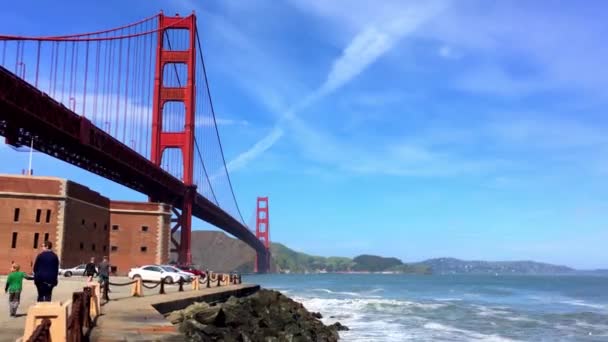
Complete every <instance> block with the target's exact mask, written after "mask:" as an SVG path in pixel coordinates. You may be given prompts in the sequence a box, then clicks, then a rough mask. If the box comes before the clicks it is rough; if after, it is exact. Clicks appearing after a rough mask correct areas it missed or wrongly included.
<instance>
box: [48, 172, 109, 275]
mask: <svg viewBox="0 0 608 342" xmlns="http://www.w3.org/2000/svg"><path fill="white" fill-rule="evenodd" d="M66 193H67V194H68V197H67V199H66V201H65V209H64V212H65V218H64V226H63V234H61V235H62V236H63V237H64V239H63V241H62V242H61V245H58V246H57V250H61V253H60V262H61V267H63V268H69V267H74V266H77V265H80V264H83V263H87V262H88V261H89V260H90V258H91V257H94V258H95V260H96V261H97V262H99V261H101V259H102V258H103V256H104V255H108V253H109V248H110V247H109V245H110V236H109V230H110V213H109V211H108V209H109V203H110V201H109V199H108V198H106V197H104V196H101V195H100V194H99V193H97V192H94V191H92V190H90V189H88V188H86V187H84V186H82V185H80V184H76V183H74V182H69V181H68V183H67V191H66Z"/></svg>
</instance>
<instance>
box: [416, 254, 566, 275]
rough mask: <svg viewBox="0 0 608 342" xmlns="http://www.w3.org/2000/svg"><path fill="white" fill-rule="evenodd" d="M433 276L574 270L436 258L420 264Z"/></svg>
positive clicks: (516, 263)
mask: <svg viewBox="0 0 608 342" xmlns="http://www.w3.org/2000/svg"><path fill="white" fill-rule="evenodd" d="M419 264H422V265H426V266H428V267H430V268H431V269H432V270H433V273H435V274H461V273H468V274H495V273H498V274H569V273H574V272H576V270H574V269H572V268H570V267H567V266H560V265H552V264H546V263H541V262H535V261H479V260H459V259H454V258H437V259H429V260H425V261H422V262H420V263H419Z"/></svg>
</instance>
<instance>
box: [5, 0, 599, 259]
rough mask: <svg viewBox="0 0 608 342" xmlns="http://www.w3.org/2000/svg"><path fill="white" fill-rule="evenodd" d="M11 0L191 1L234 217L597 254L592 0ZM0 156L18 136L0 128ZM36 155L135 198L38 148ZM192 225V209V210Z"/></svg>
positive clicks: (430, 244) (520, 251) (355, 250)
mask: <svg viewBox="0 0 608 342" xmlns="http://www.w3.org/2000/svg"><path fill="white" fill-rule="evenodd" d="M582 4H583V3H580V4H578V6H577V3H575V2H568V3H566V2H557V1H536V2H522V1H519V2H515V1H501V2H487V1H425V2H420V1H391V0H385V1H382V2H381V5H380V2H376V1H373V2H372V1H356V0H348V1H347V0H334V1H323V0H285V1H273V0H249V1H236V0H234V1H176V0H174V1H156V2H151V1H142V0H140V1H131V2H129V6H128V7H127V6H125V2H124V1H114V0H108V1H104V2H90V1H63V2H37V4H36V6H35V7H34V6H32V4H31V2H27V1H21V2H18V1H15V2H10V3H7V4H4V5H3V10H2V12H1V13H0V32H3V33H11V34H30V35H47V34H63V33H79V32H83V31H93V30H98V29H103V28H108V27H114V26H118V25H122V24H125V23H129V22H133V21H135V20H138V19H141V18H143V17H147V16H149V15H152V14H154V13H156V12H157V11H158V10H160V9H164V10H165V12H166V13H173V12H180V13H183V14H187V13H189V12H190V11H191V10H192V9H194V10H195V11H196V13H197V14H198V18H199V22H198V25H199V32H200V33H201V35H202V36H201V37H202V42H203V45H204V50H205V55H206V56H205V57H206V65H207V69H208V73H209V78H210V82H211V90H212V94H213V98H214V105H215V109H216V113H217V115H218V117H219V118H220V119H221V120H220V123H221V125H220V134H221V136H222V142H223V144H224V147H225V153H226V158H227V160H228V161H229V167H230V171H231V175H232V180H233V183H234V186H235V189H236V195H237V198H238V200H239V203H240V206H241V210H242V211H243V216H245V217H246V219H247V220H250V219H251V218H252V217H253V210H254V206H255V197H256V196H257V195H268V196H269V197H270V218H271V225H270V228H271V239H272V240H275V241H278V242H282V243H285V244H286V245H288V246H290V247H292V248H294V249H297V250H301V251H305V252H308V253H311V254H319V255H327V256H328V255H341V256H355V255H358V254H362V253H373V254H381V255H386V256H396V257H399V258H401V259H403V260H404V261H417V260H421V259H424V258H430V257H440V256H453V257H459V258H467V259H490V260H521V259H534V260H539V261H546V262H553V263H561V264H567V265H571V266H575V267H580V268H596V267H608V249H607V248H606V241H608V226H607V224H608V223H607V222H608V220H607V218H608V195H607V194H608V182H607V181H606V178H607V176H608V159H607V158H608V157H607V152H608V135H607V134H606V132H608V118H607V115H606V108H607V105H608V68H606V61H607V60H608V44H606V39H605V37H606V35H607V34H608V20H607V19H608V18H606V13H608V4H606V3H604V2H601V1H585V2H584V5H582ZM0 160H2V161H3V162H2V163H0V172H11V173H18V172H20V170H21V169H22V168H26V167H27V154H26V153H18V152H15V151H13V150H12V149H10V148H8V147H6V146H1V147H0ZM34 169H35V171H36V173H37V174H45V175H57V176H62V177H66V178H70V179H73V180H76V181H78V182H81V183H84V184H87V185H88V186H90V187H91V188H93V189H95V190H98V191H101V192H103V193H104V194H106V195H107V196H109V197H112V198H120V199H134V200H139V199H144V197H143V196H141V195H138V194H135V193H133V192H132V191H130V190H127V189H125V188H122V187H120V186H118V185H116V184H113V183H111V182H108V181H105V180H103V179H100V178H98V177H96V176H93V175H90V174H88V173H87V172H84V171H81V170H78V169H75V168H73V167H71V166H68V165H66V164H64V163H61V162H58V161H54V160H52V159H50V158H48V157H46V156H44V155H41V154H36V155H35V157H34ZM197 226H198V227H203V228H206V227H207V226H206V225H204V224H202V223H200V222H198V223H197Z"/></svg>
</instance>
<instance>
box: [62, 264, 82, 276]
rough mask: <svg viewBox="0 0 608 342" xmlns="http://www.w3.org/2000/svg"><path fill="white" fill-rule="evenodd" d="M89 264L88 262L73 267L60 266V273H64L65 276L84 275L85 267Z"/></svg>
mask: <svg viewBox="0 0 608 342" xmlns="http://www.w3.org/2000/svg"><path fill="white" fill-rule="evenodd" d="M86 266H87V265H86V264H81V265H78V266H75V267H72V268H66V269H63V268H60V269H59V274H62V275H63V276H64V277H71V276H73V275H75V276H81V275H84V269H85V267H86Z"/></svg>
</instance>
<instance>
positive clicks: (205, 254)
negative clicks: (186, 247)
mask: <svg viewBox="0 0 608 342" xmlns="http://www.w3.org/2000/svg"><path fill="white" fill-rule="evenodd" d="M270 249H271V254H272V262H271V271H273V272H289V273H309V272H348V271H360V272H385V271H388V272H395V273H430V270H429V269H428V267H426V266H424V265H411V264H404V263H402V262H401V260H399V259H397V258H383V257H380V256H374V255H360V256H358V257H356V258H354V259H350V258H344V257H320V256H314V255H309V254H306V253H301V252H297V251H294V250H292V249H290V248H288V247H287V246H285V245H283V244H280V243H272V244H271V246H270ZM170 259H171V260H176V259H177V256H176V255H175V253H172V254H171V256H170ZM254 260H255V252H254V251H253V249H251V248H250V247H249V246H247V245H246V244H245V243H244V242H242V241H240V240H237V239H234V238H231V237H229V236H228V235H226V234H225V233H223V232H219V231H201V230H195V231H192V261H193V263H194V264H196V265H198V266H199V267H201V268H203V269H209V270H212V271H217V272H230V271H235V270H237V271H240V272H252V271H253V263H254Z"/></svg>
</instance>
